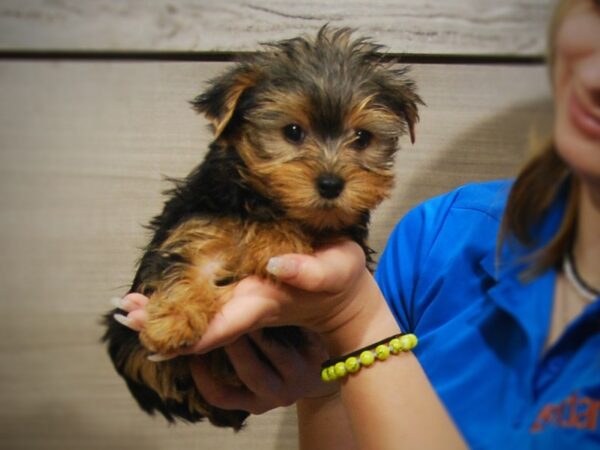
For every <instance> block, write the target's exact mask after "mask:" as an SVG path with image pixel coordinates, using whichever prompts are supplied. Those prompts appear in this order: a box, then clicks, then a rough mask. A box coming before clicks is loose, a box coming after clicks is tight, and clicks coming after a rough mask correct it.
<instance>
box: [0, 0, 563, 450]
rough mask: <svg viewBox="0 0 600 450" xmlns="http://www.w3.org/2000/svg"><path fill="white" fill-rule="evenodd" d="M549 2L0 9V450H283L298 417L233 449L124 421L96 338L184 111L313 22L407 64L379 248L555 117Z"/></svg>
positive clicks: (174, 156)
mask: <svg viewBox="0 0 600 450" xmlns="http://www.w3.org/2000/svg"><path fill="white" fill-rule="evenodd" d="M552 4H553V0H505V1H503V2H498V1H492V0H460V1H452V2H448V1H446V0H428V1H423V0H398V1H392V0H377V1H369V2H366V1H363V2H359V1H354V0H350V1H336V0H311V1H308V2H296V1H290V0H270V1H263V2H259V1H249V2H245V1H240V0H233V1H221V2H214V3H213V2H211V1H208V0H199V1H193V0H170V1H153V2H148V1H143V0H122V1H117V0H113V1H109V0H47V1H43V0H0V246H1V247H0V248H1V249H2V250H1V251H2V256H3V258H2V270H0V358H1V361H2V362H1V363H0V392H1V395H2V399H3V405H2V408H1V409H0V448H2V449H4V448H6V449H46V448H48V449H106V448H112V449H133V448H136V449H137V448H147V449H152V450H155V449H156V450H158V449H174V448H186V449H196V448H197V449H215V448H219V449H221V450H226V449H238V448H244V449H248V450H251V449H256V450H259V449H260V450H270V449H296V448H297V443H296V436H297V432H296V427H295V412H294V409H293V408H287V409H281V410H277V411H273V412H270V413H268V414H265V415H262V416H259V417H253V418H252V419H251V420H250V422H249V425H248V427H247V429H246V430H244V431H243V432H241V433H239V434H234V433H232V432H230V431H227V430H217V429H214V428H212V427H210V426H209V425H205V424H200V425H194V426H191V425H184V424H181V425H177V426H167V425H166V424H165V423H164V421H162V420H161V419H158V418H157V419H152V418H149V417H147V416H145V415H144V414H143V413H142V412H141V411H139V410H138V408H137V407H136V406H135V404H134V402H133V400H132V398H131V397H130V396H129V394H128V392H127V391H126V388H125V386H124V384H123V383H122V382H121V380H120V379H119V378H118V377H117V375H116V374H115V373H114V371H113V369H112V367H111V365H110V363H109V360H108V357H107V356H106V354H105V351H104V349H103V347H102V346H101V345H100V344H99V341H98V340H99V337H100V335H101V333H102V330H101V327H100V326H99V325H98V320H99V317H100V315H101V314H102V313H103V312H104V311H106V310H107V309H109V307H110V306H109V302H108V301H109V299H110V298H111V297H112V296H115V295H120V294H122V293H123V292H124V290H125V289H126V286H127V284H128V282H129V281H130V279H131V277H132V274H133V270H134V265H135V262H136V260H137V258H138V257H139V255H140V252H139V248H140V247H141V246H142V245H143V244H144V242H145V240H146V238H147V235H146V233H145V231H144V230H143V228H142V224H144V223H146V222H147V221H148V220H149V218H150V217H151V216H153V215H154V214H156V213H157V212H158V211H159V209H160V207H161V202H162V198H161V194H160V193H161V191H162V190H164V189H165V188H167V187H168V183H166V182H165V181H164V180H163V176H183V175H185V174H186V173H187V172H188V171H189V170H190V169H191V167H192V166H193V165H195V164H196V163H197V162H198V161H199V160H200V159H201V158H202V155H203V152H204V149H205V148H206V146H207V144H208V142H209V139H210V136H209V134H208V131H207V128H206V123H205V122H204V121H203V119H202V118H200V117H198V116H196V115H195V114H194V113H193V112H192V111H191V110H190V108H189V106H188V104H187V101H188V100H190V99H191V98H193V97H194V96H195V95H196V94H198V93H199V92H200V91H201V90H202V89H203V86H204V83H205V80H207V79H208V78H210V77H211V76H213V75H215V74H216V73H218V72H219V71H220V70H222V69H223V68H224V67H226V66H227V65H228V64H229V61H230V60H231V58H232V56H235V54H236V53H237V52H245V51H254V50H256V49H257V48H258V45H257V43H258V42H261V41H269V40H274V39H279V38H284V37H293V36H295V35H297V34H299V33H302V32H313V31H315V30H317V29H318V28H319V27H320V26H321V25H322V24H324V23H326V22H329V23H331V24H332V25H348V26H352V27H357V28H359V30H360V32H361V33H364V34H368V35H371V36H373V37H374V38H376V40H378V41H379V42H381V43H383V44H386V45H388V46H389V48H390V52H392V53H394V54H405V55H406V56H405V59H406V60H407V61H408V62H411V63H412V76H413V77H414V78H415V80H416V81H417V83H418V86H419V92H420V94H421V95H422V97H423V98H424V100H425V101H426V103H427V107H425V108H423V109H422V112H421V122H420V124H419V125H418V127H417V143H416V144H415V145H413V146H411V145H410V142H409V141H408V140H405V141H403V142H402V147H403V149H402V151H401V152H400V153H399V154H398V158H397V188H396V189H395V191H394V193H393V196H392V198H391V199H389V200H388V201H386V202H385V203H384V204H383V205H382V206H381V207H380V208H379V209H378V210H377V212H376V214H375V216H374V220H373V228H372V244H373V246H374V247H375V248H376V249H378V250H381V249H382V247H383V245H384V243H385V240H386V236H387V235H388V233H389V231H390V229H391V227H392V226H393V224H394V223H395V222H396V221H397V220H398V219H399V218H400V217H401V216H402V215H403V214H404V213H405V212H406V211H407V209H408V208H409V207H411V206H412V205H414V204H416V203H417V202H419V201H421V200H423V199H425V198H428V197H430V196H432V195H435V194H438V193H441V192H444V191H446V190H448V189H451V188H452V187H454V186H457V185H459V184H462V183H465V182H469V181H472V180H484V179H491V178H498V177H507V176H511V175H513V174H514V173H515V171H516V170H517V168H518V167H519V165H520V164H521V162H522V161H523V159H524V157H525V154H526V148H527V141H528V139H529V137H530V135H531V133H532V130H537V131H535V133H538V134H544V133H545V132H547V130H548V129H549V126H550V123H551V102H550V99H549V87H548V83H547V76H546V70H545V68H544V66H543V64H542V55H543V53H544V47H545V27H546V22H547V20H548V16H549V13H550V10H551V7H552Z"/></svg>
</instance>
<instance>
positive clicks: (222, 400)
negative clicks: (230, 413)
mask: <svg viewBox="0 0 600 450" xmlns="http://www.w3.org/2000/svg"><path fill="white" fill-rule="evenodd" d="M190 369H191V373H192V378H193V379H194V383H195V385H196V388H197V389H198V391H199V392H200V394H201V395H202V397H204V399H205V400H206V401H207V402H208V403H210V404H211V405H213V406H216V407H217V408H221V409H226V410H234V409H237V410H242V411H248V412H253V413H256V414H258V413H260V412H264V411H261V408H259V406H261V405H258V404H257V399H256V397H255V396H254V394H252V393H251V392H250V391H249V390H248V389H246V388H245V387H237V386H230V385H227V384H225V383H223V382H221V381H220V380H218V379H217V378H216V377H215V376H214V375H213V374H212V373H211V371H210V367H209V364H207V362H206V361H205V360H204V358H202V357H195V358H194V359H193V360H192V362H191V364H190Z"/></svg>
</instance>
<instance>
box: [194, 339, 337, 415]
mask: <svg viewBox="0 0 600 450" xmlns="http://www.w3.org/2000/svg"><path fill="white" fill-rule="evenodd" d="M307 337H308V341H309V342H308V345H307V346H306V347H304V348H302V349H296V348H293V347H284V346H282V345H281V344H278V343H277V342H274V341H271V340H269V339H265V337H264V336H263V333H262V331H255V332H252V333H250V334H248V335H244V336H242V337H240V338H239V339H237V340H236V341H234V342H232V343H231V344H228V345H226V346H225V347H224V350H225V352H226V353H227V356H228V357H229V360H230V361H231V364H232V365H233V367H234V370H235V372H236V374H237V376H238V377H239V379H240V381H241V382H242V383H243V385H242V386H240V387H232V386H231V385H228V384H225V383H223V382H222V381H221V380H219V379H218V378H217V377H215V376H214V375H212V373H211V371H210V368H209V367H208V365H207V364H206V363H205V360H204V358H203V356H202V355H199V356H194V359H193V360H192V365H191V368H192V376H193V378H194V382H195V384H196V388H197V389H198V391H199V392H200V393H201V394H202V396H203V397H204V398H205V399H206V400H207V401H208V402H209V403H210V404H212V405H214V406H217V407H219V408H222V409H240V410H243V411H248V412H250V413H252V414H262V413H264V412H267V411H270V410H272V409H274V408H277V407H280V406H289V405H292V404H294V403H295V402H296V401H297V400H299V399H301V398H311V399H326V398H328V397H331V396H334V395H336V394H337V392H338V386H335V385H331V384H325V383H323V382H322V380H321V377H320V363H321V362H322V361H323V360H324V359H326V358H327V353H326V352H325V348H324V346H323V344H322V342H321V341H320V339H319V338H318V337H317V336H316V335H314V334H312V333H307Z"/></svg>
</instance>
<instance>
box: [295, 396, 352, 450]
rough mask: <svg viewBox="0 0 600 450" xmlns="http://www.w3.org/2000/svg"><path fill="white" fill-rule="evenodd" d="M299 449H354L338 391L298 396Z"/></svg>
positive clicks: (350, 431) (348, 423)
mask: <svg viewBox="0 0 600 450" xmlns="http://www.w3.org/2000/svg"><path fill="white" fill-rule="evenodd" d="M296 409H297V412H298V434H299V441H300V450H355V449H357V448H358V447H357V446H356V441H355V439H354V434H353V433H352V430H351V428H350V422H349V420H348V416H347V414H346V410H345V408H344V406H343V405H342V400H341V398H340V395H339V392H338V393H336V394H334V395H331V396H328V397H321V398H315V399H312V398H307V399H301V400H299V401H298V402H297V403H296Z"/></svg>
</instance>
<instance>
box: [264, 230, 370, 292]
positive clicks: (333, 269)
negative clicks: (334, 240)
mask: <svg viewBox="0 0 600 450" xmlns="http://www.w3.org/2000/svg"><path fill="white" fill-rule="evenodd" d="M364 267H365V255H364V252H363V251H362V249H361V248H360V247H359V246H358V244H356V243H354V242H352V241H344V242H341V243H339V244H336V245H332V246H329V247H325V248H323V249H320V250H319V251H317V252H316V253H315V254H314V255H301V254H287V255H281V256H276V257H274V258H271V259H270V260H269V264H268V266H267V270H268V271H269V272H270V273H271V274H273V275H275V276H276V277H278V278H279V279H280V280H282V281H284V282H285V283H287V284H289V285H292V286H294V287H297V288H300V289H303V290H306V291H309V292H328V293H338V292H340V291H341V290H343V289H344V287H346V286H347V284H348V283H349V282H350V281H351V280H352V277H354V276H357V275H358V271H359V270H364Z"/></svg>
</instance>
